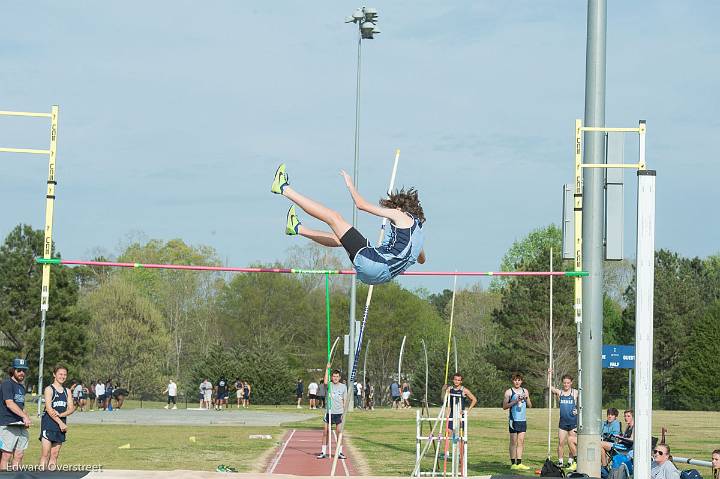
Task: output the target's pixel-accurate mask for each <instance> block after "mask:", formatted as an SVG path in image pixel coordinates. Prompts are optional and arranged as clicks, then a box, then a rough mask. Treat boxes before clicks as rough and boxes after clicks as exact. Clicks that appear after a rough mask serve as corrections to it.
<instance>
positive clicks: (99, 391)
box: [95, 381, 105, 411]
mask: <svg viewBox="0 0 720 479" xmlns="http://www.w3.org/2000/svg"><path fill="white" fill-rule="evenodd" d="M95 396H97V403H98V409H102V410H103V411H104V410H105V383H103V382H102V381H98V382H97V384H96V385H95Z"/></svg>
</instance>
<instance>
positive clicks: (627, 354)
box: [602, 344, 635, 369]
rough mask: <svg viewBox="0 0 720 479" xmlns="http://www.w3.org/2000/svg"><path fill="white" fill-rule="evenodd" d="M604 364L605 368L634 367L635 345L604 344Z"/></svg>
mask: <svg viewBox="0 0 720 479" xmlns="http://www.w3.org/2000/svg"><path fill="white" fill-rule="evenodd" d="M602 366H603V368H605V369H634V368H635V346H634V345H625V346H618V345H614V344H603V349H602Z"/></svg>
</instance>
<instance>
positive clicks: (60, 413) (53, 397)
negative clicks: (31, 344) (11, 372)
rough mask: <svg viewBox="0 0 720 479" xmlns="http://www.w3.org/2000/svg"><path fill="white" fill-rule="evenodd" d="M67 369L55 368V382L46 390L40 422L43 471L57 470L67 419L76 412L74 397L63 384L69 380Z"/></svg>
mask: <svg viewBox="0 0 720 479" xmlns="http://www.w3.org/2000/svg"><path fill="white" fill-rule="evenodd" d="M67 374H68V371H67V368H66V367H65V366H62V365H57V366H55V367H54V368H53V382H52V384H50V385H49V386H48V387H46V388H45V391H44V392H43V396H44V398H45V412H44V413H43V416H42V419H41V422H40V438H39V439H40V441H41V443H42V446H41V447H42V449H41V452H40V467H41V468H42V469H43V470H51V471H53V470H55V468H56V467H57V461H58V456H59V455H60V448H61V447H62V443H63V442H65V434H66V432H67V424H66V422H67V419H66V418H67V417H68V416H69V415H71V414H72V413H74V412H75V403H74V402H73V401H72V395H71V393H70V391H69V390H68V388H66V387H65V386H64V385H63V383H65V380H66V379H67Z"/></svg>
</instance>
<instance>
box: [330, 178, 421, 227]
mask: <svg viewBox="0 0 720 479" xmlns="http://www.w3.org/2000/svg"><path fill="white" fill-rule="evenodd" d="M340 174H341V175H342V177H343V178H344V179H345V186H347V188H348V190H350V195H351V196H352V199H353V201H354V202H355V206H357V207H358V209H359V210H361V211H366V212H368V213H370V214H373V215H375V216H379V217H381V218H387V219H389V220H390V221H392V222H393V223H395V226H397V227H398V228H409V227H410V226H412V224H413V221H412V219H411V218H410V217H409V216H408V215H407V214H406V213H403V212H402V211H400V210H398V209H394V208H383V207H382V206H378V205H375V204H373V203H370V202H369V201H367V200H366V199H365V198H363V197H362V196H361V195H360V193H358V191H357V190H356V189H355V185H353V181H352V178H350V175H348V174H347V173H346V172H345V170H340Z"/></svg>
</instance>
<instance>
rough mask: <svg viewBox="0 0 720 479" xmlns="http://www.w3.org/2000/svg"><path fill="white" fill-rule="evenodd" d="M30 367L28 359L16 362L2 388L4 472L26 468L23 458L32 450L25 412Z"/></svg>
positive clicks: (0, 447)
mask: <svg viewBox="0 0 720 479" xmlns="http://www.w3.org/2000/svg"><path fill="white" fill-rule="evenodd" d="M27 371H28V365H27V361H26V360H24V359H20V358H16V359H14V360H13V362H12V364H11V365H10V368H9V369H8V376H9V378H7V379H6V380H4V381H3V382H2V384H0V471H7V470H8V469H9V467H10V462H11V461H12V468H13V469H18V468H19V467H20V466H21V465H22V460H23V455H24V454H25V449H27V446H28V436H29V435H28V430H27V428H29V427H30V424H31V421H30V416H28V414H27V413H26V412H25V411H24V408H25V385H24V384H23V381H25V376H26V375H27Z"/></svg>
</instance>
